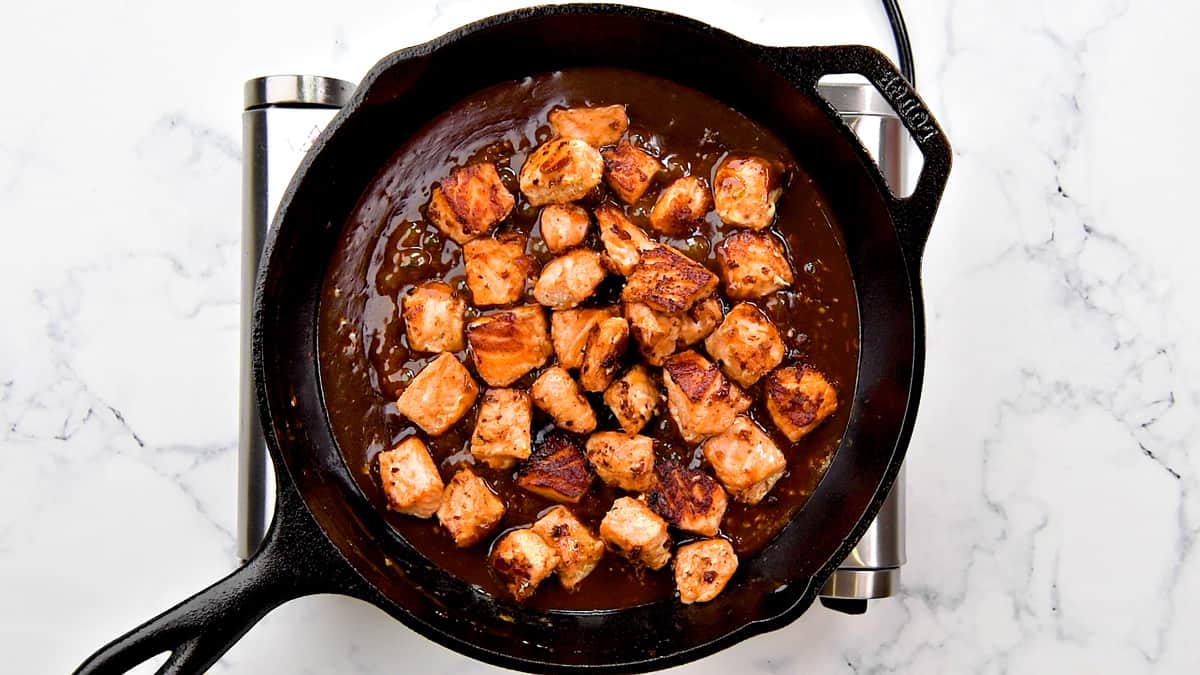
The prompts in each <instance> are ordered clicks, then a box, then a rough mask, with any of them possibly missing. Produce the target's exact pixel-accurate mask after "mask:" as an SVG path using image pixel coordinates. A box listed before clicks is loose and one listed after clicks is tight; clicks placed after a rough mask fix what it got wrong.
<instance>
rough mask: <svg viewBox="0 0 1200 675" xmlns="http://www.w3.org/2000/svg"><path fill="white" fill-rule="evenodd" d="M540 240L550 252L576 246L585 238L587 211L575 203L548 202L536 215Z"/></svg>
mask: <svg viewBox="0 0 1200 675" xmlns="http://www.w3.org/2000/svg"><path fill="white" fill-rule="evenodd" d="M538 227H539V228H541V231H542V241H544V242H546V248H548V249H550V252H551V253H559V252H562V251H565V250H567V249H569V248H571V247H572V246H578V245H580V244H582V243H583V240H584V239H586V238H587V233H588V212H587V210H586V209H584V208H583V207H582V206H576V205H575V204H550V205H548V206H544V207H542V212H541V213H540V214H539V215H538Z"/></svg>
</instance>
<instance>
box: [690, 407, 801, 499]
mask: <svg viewBox="0 0 1200 675" xmlns="http://www.w3.org/2000/svg"><path fill="white" fill-rule="evenodd" d="M701 449H702V451H703V453H704V458H705V459H706V460H708V463H709V464H710V465H712V468H713V473H715V474H717V480H719V481H721V484H722V485H724V486H725V489H726V490H728V491H729V494H730V495H732V496H733V498H734V499H736V500H738V501H739V502H745V503H747V504H757V503H759V502H760V501H762V498H763V497H765V496H767V493H768V492H770V491H771V488H773V487H775V483H776V482H777V481H778V480H779V479H780V478H781V477H783V473H784V471H786V470H787V458H786V457H784V456H783V453H782V452H781V451H780V450H779V446H777V445H775V441H772V440H771V437H770V436H768V435H767V434H766V432H764V431H763V430H762V429H761V428H759V426H758V425H757V424H755V423H754V421H753V420H751V419H750V418H749V417H746V416H745V415H738V417H737V419H735V420H734V421H733V424H731V425H730V426H729V428H728V429H727V430H725V432H724V433H721V434H718V435H716V436H713V437H712V438H710V439H708V440H707V441H704V445H703V446H701Z"/></svg>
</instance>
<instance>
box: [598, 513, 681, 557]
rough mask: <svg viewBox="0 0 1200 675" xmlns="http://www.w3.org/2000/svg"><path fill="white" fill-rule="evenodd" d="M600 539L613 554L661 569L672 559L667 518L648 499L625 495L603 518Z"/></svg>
mask: <svg viewBox="0 0 1200 675" xmlns="http://www.w3.org/2000/svg"><path fill="white" fill-rule="evenodd" d="M600 538H601V539H603V540H604V543H605V544H607V545H608V548H609V550H610V551H612V552H613V553H616V554H618V555H622V556H624V557H626V558H628V559H629V560H631V561H633V562H635V563H638V564H640V565H644V566H645V567H647V568H649V569H652V570H660V569H662V568H663V567H665V566H666V564H667V562H669V561H670V560H671V535H670V534H669V533H668V532H667V521H665V520H663V519H662V517H661V516H659V515H658V514H657V513H655V512H654V511H652V510H650V507H649V506H646V504H645V503H644V502H641V501H639V500H637V499H634V498H633V497H621V498H619V499H617V500H616V501H615V502H613V505H612V508H611V509H609V510H608V513H606V514H604V519H603V520H601V521H600Z"/></svg>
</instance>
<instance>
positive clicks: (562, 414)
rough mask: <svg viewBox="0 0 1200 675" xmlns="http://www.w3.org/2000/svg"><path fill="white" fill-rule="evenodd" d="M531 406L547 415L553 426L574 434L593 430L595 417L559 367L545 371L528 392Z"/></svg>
mask: <svg viewBox="0 0 1200 675" xmlns="http://www.w3.org/2000/svg"><path fill="white" fill-rule="evenodd" d="M529 393H530V394H531V395H532V396H533V404H534V405H536V406H537V407H538V408H541V409H542V410H544V411H545V412H546V414H548V415H550V417H551V418H552V419H553V420H554V424H556V425H557V426H559V427H561V428H563V429H566V430H567V431H574V432H575V433H577V434H587V433H591V431H592V430H593V429H595V428H596V413H595V411H594V410H592V404H591V403H588V400H587V397H586V396H584V395H583V390H582V389H580V388H579V385H578V384H576V382H575V380H572V379H571V374H570V373H568V372H567V371H566V370H565V369H563V368H562V367H560V366H554V367H553V368H547V369H545V370H543V371H542V374H541V375H538V378H537V379H536V380H534V382H533V388H532V389H530V390H529Z"/></svg>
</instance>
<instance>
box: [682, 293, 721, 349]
mask: <svg viewBox="0 0 1200 675" xmlns="http://www.w3.org/2000/svg"><path fill="white" fill-rule="evenodd" d="M724 317H725V310H724V309H722V308H721V301H720V300H718V299H716V298H715V297H713V296H709V297H707V298H705V299H703V300H701V301H700V302H697V303H696V304H695V305H692V308H691V309H689V310H688V311H687V313H686V314H682V315H680V317H679V318H680V323H679V344H678V348H680V349H682V348H683V347H691V346H692V345H694V344H696V343H697V342H699V341H701V340H703V339H704V338H706V337H708V335H709V333H712V332H713V329H714V328H716V327H717V324H719V323H721V319H723V318H724Z"/></svg>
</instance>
